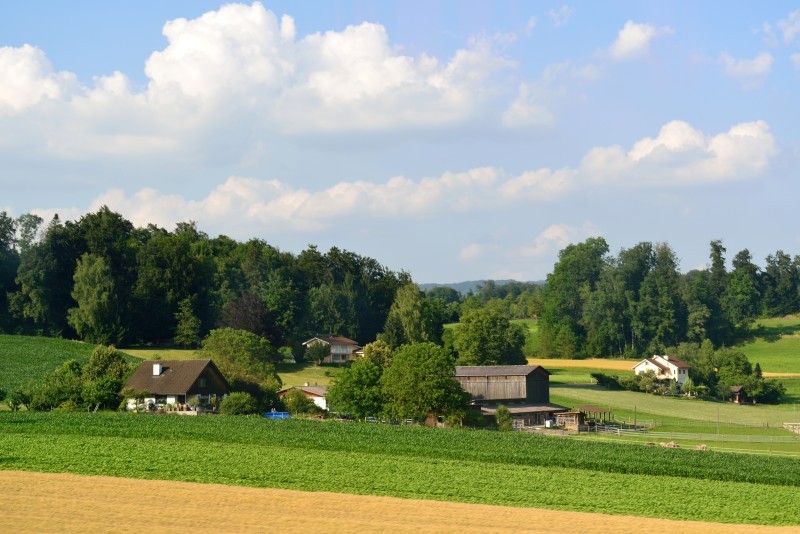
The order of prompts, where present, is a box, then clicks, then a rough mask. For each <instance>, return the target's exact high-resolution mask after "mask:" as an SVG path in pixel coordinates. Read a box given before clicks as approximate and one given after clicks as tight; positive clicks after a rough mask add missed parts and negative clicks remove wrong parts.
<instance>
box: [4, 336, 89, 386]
mask: <svg viewBox="0 0 800 534" xmlns="http://www.w3.org/2000/svg"><path fill="white" fill-rule="evenodd" d="M93 350H94V345H91V344H89V343H82V342H80V341H68V340H65V339H55V338H47V337H30V336H11V335H3V334H0V388H3V389H5V390H6V391H12V390H15V389H18V388H21V387H25V386H27V385H28V383H29V382H31V383H34V384H38V383H40V382H41V381H42V379H43V378H44V377H45V375H47V374H48V373H51V372H52V371H53V370H54V369H56V368H57V367H59V366H61V364H63V363H64V362H65V361H67V360H70V359H75V360H78V361H79V362H81V363H85V362H86V361H88V360H89V356H91V355H92V351H93Z"/></svg>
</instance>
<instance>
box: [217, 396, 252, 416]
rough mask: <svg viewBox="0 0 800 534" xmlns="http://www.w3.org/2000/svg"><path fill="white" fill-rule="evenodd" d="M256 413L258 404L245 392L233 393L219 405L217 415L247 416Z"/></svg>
mask: <svg viewBox="0 0 800 534" xmlns="http://www.w3.org/2000/svg"><path fill="white" fill-rule="evenodd" d="M257 412H258V403H257V402H256V399H254V398H253V396H252V395H250V394H249V393H247V392H244V391H234V392H233V393H231V394H230V395H228V396H227V397H225V398H224V399H222V402H221V403H220V405H219V413H221V414H224V415H247V414H251V413H257Z"/></svg>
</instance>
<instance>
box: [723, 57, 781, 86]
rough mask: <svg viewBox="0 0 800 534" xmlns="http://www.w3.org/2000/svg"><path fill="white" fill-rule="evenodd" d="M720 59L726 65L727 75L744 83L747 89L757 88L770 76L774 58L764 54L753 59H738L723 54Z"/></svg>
mask: <svg viewBox="0 0 800 534" xmlns="http://www.w3.org/2000/svg"><path fill="white" fill-rule="evenodd" d="M720 59H721V60H722V63H723V64H724V65H725V74H727V75H728V76H730V77H732V78H736V79H738V80H740V81H742V82H743V83H744V84H745V86H747V87H755V86H757V85H758V84H760V83H761V82H763V80H764V78H766V76H767V75H769V72H770V69H771V68H772V63H773V61H774V58H773V57H772V54H770V53H769V52H762V53H760V54H758V55H757V56H756V57H754V58H753V59H736V58H733V57H731V55H730V54H727V53H725V52H723V53H722V54H720Z"/></svg>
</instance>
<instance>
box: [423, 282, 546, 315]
mask: <svg viewBox="0 0 800 534" xmlns="http://www.w3.org/2000/svg"><path fill="white" fill-rule="evenodd" d="M543 288H544V286H543V285H542V284H537V283H533V282H516V281H513V282H507V283H504V284H498V283H496V282H495V281H493V280H486V281H485V282H484V283H482V284H479V285H478V286H477V289H476V290H475V291H474V292H473V291H470V292H469V293H467V294H466V295H462V294H461V293H459V292H458V291H456V290H455V289H452V288H450V287H447V286H437V287H433V288H431V289H428V290H427V291H426V292H425V296H426V297H427V298H428V299H431V300H438V301H441V303H440V304H438V306H439V307H440V308H442V309H443V310H444V313H445V316H446V319H447V320H446V321H445V322H450V323H455V322H458V320H459V318H460V317H461V316H463V315H465V314H466V313H468V312H470V311H472V310H475V309H484V308H486V309H490V310H492V311H496V312H498V313H499V314H501V315H502V316H504V317H506V318H507V319H535V318H538V317H539V315H540V314H541V312H542V290H543Z"/></svg>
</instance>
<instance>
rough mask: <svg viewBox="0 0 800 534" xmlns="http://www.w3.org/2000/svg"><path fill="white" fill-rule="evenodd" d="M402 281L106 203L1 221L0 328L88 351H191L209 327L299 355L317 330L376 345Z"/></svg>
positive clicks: (334, 258)
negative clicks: (162, 347)
mask: <svg viewBox="0 0 800 534" xmlns="http://www.w3.org/2000/svg"><path fill="white" fill-rule="evenodd" d="M410 281H411V279H410V276H409V275H408V274H407V273H405V272H395V271H392V270H390V269H388V268H386V267H384V266H383V265H381V264H380V263H378V262H377V261H376V260H374V259H372V258H368V257H364V256H359V255H358V254H355V253H353V252H349V251H346V250H341V249H338V248H335V247H334V248H331V249H330V250H329V251H328V252H326V253H323V252H321V251H319V250H318V249H317V248H316V247H315V246H313V245H309V247H308V248H306V249H305V250H303V251H302V252H300V253H299V254H297V255H294V254H291V253H288V252H285V251H281V250H279V249H278V248H276V247H274V246H272V245H270V244H269V243H267V242H265V241H263V240H259V239H251V240H249V241H247V242H243V243H242V242H237V241H235V240H233V239H230V238H228V237H226V236H218V237H215V238H210V237H209V236H208V235H207V234H205V233H203V232H202V231H200V230H198V229H197V227H196V225H195V224H194V223H192V222H185V223H179V224H178V225H177V226H176V228H175V230H173V231H168V230H166V229H163V228H160V227H157V226H155V225H152V224H150V225H148V226H147V227H145V228H137V227H134V225H133V224H132V223H131V222H130V221H128V220H126V219H125V218H124V217H122V216H121V215H120V214H118V213H115V212H112V211H111V210H109V209H108V208H107V207H102V208H100V209H99V210H98V211H97V212H95V213H90V214H87V215H84V216H83V217H81V218H80V219H78V220H77V221H61V220H60V219H59V217H58V216H55V217H54V218H53V219H52V220H51V221H50V222H49V223H47V224H44V221H43V220H42V219H41V218H40V217H38V216H36V215H32V214H26V215H22V216H21V217H18V218H16V219H13V218H11V217H9V216H8V215H7V214H6V213H5V212H2V213H0V332H4V333H24V334H38V335H48V336H59V337H66V338H80V339H84V340H86V341H90V342H93V343H97V344H117V345H120V344H122V345H127V344H138V343H160V342H171V341H172V340H173V339H175V341H176V342H177V343H179V344H183V345H186V346H198V345H199V344H200V341H201V340H202V339H203V338H205V337H206V335H207V334H208V333H209V332H210V331H211V330H212V329H215V328H219V327H231V328H235V329H241V330H247V331H251V332H254V333H256V334H258V335H260V336H262V337H264V338H265V339H267V340H268V341H270V343H271V344H272V345H273V346H275V347H282V346H292V347H299V343H301V342H302V341H303V340H305V339H307V338H308V337H311V336H313V335H316V334H318V333H319V334H323V335H327V334H332V333H335V334H339V335H344V336H347V337H351V338H353V339H357V340H367V341H369V340H374V339H375V337H376V335H377V334H378V332H380V331H382V330H383V327H384V323H385V321H386V317H387V314H388V312H389V308H390V307H391V306H392V303H393V302H394V297H395V293H396V292H397V290H398V288H400V287H401V286H403V285H405V284H408V283H409V282H410Z"/></svg>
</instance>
